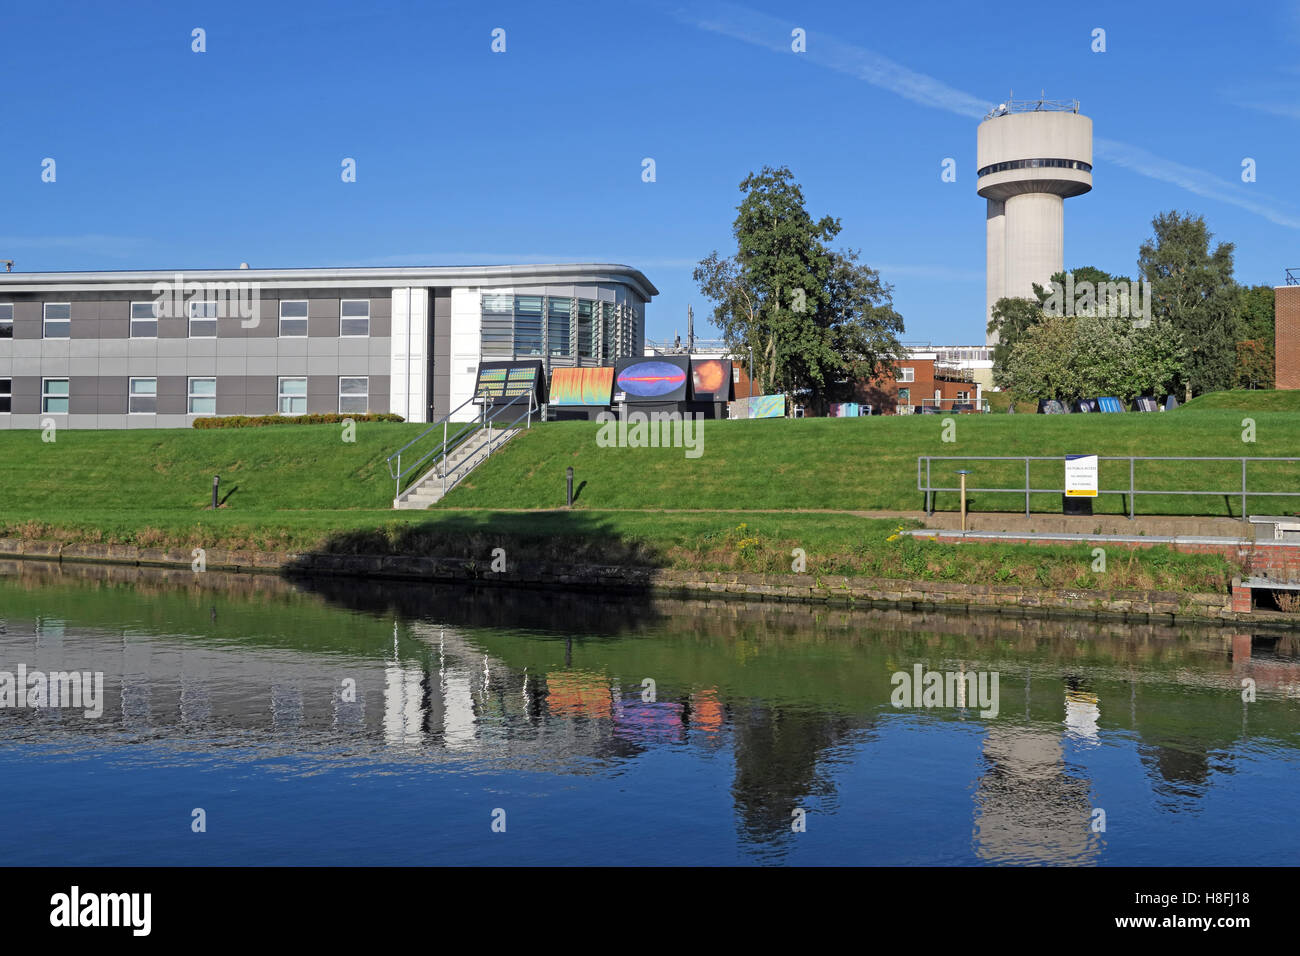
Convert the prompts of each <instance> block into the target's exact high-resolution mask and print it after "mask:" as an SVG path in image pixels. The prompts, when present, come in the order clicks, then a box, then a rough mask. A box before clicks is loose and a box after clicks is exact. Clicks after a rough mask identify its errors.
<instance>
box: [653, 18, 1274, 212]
mask: <svg viewBox="0 0 1300 956" xmlns="http://www.w3.org/2000/svg"><path fill="white" fill-rule="evenodd" d="M675 15H676V16H677V18H678V19H679V20H682V21H683V22H685V23H689V24H691V25H693V26H695V27H697V28H699V29H701V30H708V31H710V32H712V33H718V34H721V35H723V36H728V37H731V38H733V39H736V40H741V41H743V42H745V43H749V44H751V45H753V46H759V47H762V48H764V49H766V50H771V51H773V52H776V53H789V52H790V51H791V47H790V42H791V39H790V31H791V29H792V26H793V23H792V22H791V21H786V20H779V19H777V18H775V17H771V16H768V15H767V14H765V13H758V12H755V11H753V10H750V9H748V8H747V7H742V6H740V5H738V4H734V3H722V4H717V5H715V6H713V7H710V8H709V12H707V13H700V12H699V11H697V10H680V11H677V13H676V14H675ZM807 40H808V47H807V52H806V53H801V54H799V57H800V59H805V60H807V61H808V62H810V63H813V64H816V65H817V66H822V67H825V68H827V69H831V70H835V71H836V72H837V73H844V74H846V75H848V76H852V77H855V78H857V79H860V80H864V81H865V82H867V83H870V84H871V85H872V86H875V87H878V88H879V89H882V90H888V91H889V92H890V93H894V94H896V95H898V96H901V97H903V98H904V99H907V100H911V101H912V102H913V103H919V104H921V105H922V106H928V107H930V108H932V109H940V110H945V111H947V112H949V113H955V114H956V115H958V116H964V117H968V118H971V119H983V117H984V116H985V115H986V114H987V113H988V110H989V107H990V106H991V105H992V104H991V103H990V102H989V101H988V100H982V99H980V98H979V97H976V96H971V95H970V94H968V93H966V92H963V91H962V90H959V89H956V88H955V87H952V86H949V85H948V84H946V83H944V82H943V81H942V80H938V79H935V78H934V77H932V76H927V75H926V74H924V73H918V72H916V71H915V70H911V69H908V68H907V67H905V66H903V65H902V64H901V63H897V62H895V61H894V60H891V59H889V58H888V57H886V56H882V55H880V54H879V53H875V52H874V51H872V50H867V49H863V48H862V47H856V46H853V45H851V44H847V43H842V42H840V41H839V40H835V39H833V38H831V37H828V36H824V35H822V34H817V35H816V36H814V35H813V34H812V33H811V32H810V33H809V34H808V37H807ZM1093 150H1094V153H1095V154H1096V155H1097V156H1100V157H1101V158H1103V159H1105V160H1106V161H1108V162H1111V163H1113V164H1115V165H1116V166H1122V167H1124V168H1125V169H1128V170H1131V171H1133V172H1135V173H1137V174H1138V175H1140V176H1146V177H1148V178H1150V179H1157V180H1160V181H1161V182H1166V183H1172V184H1173V185H1175V186H1179V187H1181V188H1183V189H1186V190H1187V191H1188V192H1192V193H1195V194H1196V195H1198V196H1204V197H1206V198H1207V199H1214V200H1217V201H1219V202H1225V203H1228V204H1230V205H1233V206H1236V207H1238V208H1239V209H1245V210H1246V211H1247V212H1251V213H1254V214H1255V215H1257V216H1263V217H1264V218H1265V219H1267V220H1269V221H1270V222H1273V223H1276V224H1277V225H1279V226H1286V227H1288V228H1291V229H1300V217H1297V216H1296V215H1294V214H1288V213H1287V212H1285V211H1283V210H1280V209H1279V208H1278V204H1277V203H1276V202H1275V201H1274V200H1272V199H1269V198H1268V197H1266V196H1262V195H1258V196H1257V197H1255V198H1252V197H1250V196H1246V195H1243V194H1242V186H1241V184H1238V183H1233V182H1232V181H1230V180H1227V179H1222V178H1220V177H1218V176H1215V175H1213V174H1211V173H1207V172H1205V171H1204V170H1200V169H1195V168H1193V167H1191V166H1185V165H1183V164H1181V163H1175V162H1173V161H1171V160H1167V159H1162V158H1161V157H1159V156H1156V155H1154V154H1153V153H1150V152H1148V151H1147V150H1145V149H1142V148H1141V147H1138V146H1130V145H1129V144H1127V143H1121V142H1118V141H1116V140H1109V139H1099V140H1095V141H1094V142H1093Z"/></svg>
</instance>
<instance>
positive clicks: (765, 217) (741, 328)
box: [694, 166, 903, 406]
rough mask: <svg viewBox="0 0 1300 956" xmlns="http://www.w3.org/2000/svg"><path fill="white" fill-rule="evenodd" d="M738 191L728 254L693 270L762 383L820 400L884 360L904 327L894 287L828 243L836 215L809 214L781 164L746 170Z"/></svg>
mask: <svg viewBox="0 0 1300 956" xmlns="http://www.w3.org/2000/svg"><path fill="white" fill-rule="evenodd" d="M740 190H741V192H742V193H743V194H744V198H743V199H742V200H741V203H740V205H739V206H738V207H737V210H736V219H735V221H734V222H733V223H732V235H733V236H734V237H735V240H736V252H735V254H734V255H732V256H728V257H723V256H721V255H720V254H719V253H718V252H717V251H716V250H715V251H714V252H712V253H710V254H709V255H708V256H707V257H706V258H705V259H703V260H701V261H700V264H699V265H698V266H697V267H696V269H695V271H694V279H695V281H696V283H697V284H698V285H699V287H700V291H701V292H703V293H704V295H705V297H706V298H708V299H709V300H710V301H711V302H712V303H713V304H714V308H713V322H714V324H715V325H717V326H718V328H719V329H721V330H722V333H723V336H724V337H725V339H726V341H727V345H728V347H729V348H730V349H731V350H732V353H733V354H734V355H738V356H746V355H749V354H752V355H753V356H754V366H755V367H754V369H753V370H752V371H751V374H753V375H755V376H756V377H757V379H758V381H759V382H760V383H761V384H762V386H763V388H764V390H765V391H766V390H772V389H777V390H781V391H787V392H794V391H798V390H801V389H808V390H809V391H811V393H812V399H813V403H814V405H818V406H820V405H821V404H822V403H823V400H824V395H825V393H826V390H827V388H828V387H830V386H832V385H834V383H836V382H837V381H841V380H843V379H844V378H845V377H847V376H850V375H852V374H854V373H855V372H856V371H858V370H860V369H863V368H870V369H872V370H874V369H877V368H880V367H891V366H892V365H893V364H894V363H895V362H896V361H897V360H898V358H899V357H900V356H901V355H902V346H901V345H900V344H899V342H898V338H897V336H898V334H899V333H901V332H902V330H903V322H902V318H901V317H900V316H899V314H898V313H897V312H896V311H895V310H894V308H893V301H892V296H891V293H892V288H891V287H890V286H889V285H888V284H887V283H885V282H884V281H883V280H882V279H881V278H880V275H879V273H878V272H876V270H874V269H872V268H870V267H869V266H867V265H865V264H863V263H860V262H859V261H858V254H857V253H856V252H853V251H851V250H845V251H842V252H836V251H834V250H832V249H831V248H830V247H829V243H830V242H831V241H832V240H834V238H835V237H836V236H837V235H838V234H839V232H840V228H841V227H840V223H839V220H838V219H834V218H832V217H830V216H823V217H822V218H821V219H818V220H814V219H813V218H812V216H810V215H809V213H808V211H807V209H806V208H805V205H804V197H803V190H802V189H801V188H800V186H799V184H798V183H797V182H795V181H794V176H793V175H792V174H791V172H790V170H789V169H788V168H786V167H784V166H782V167H780V168H777V169H773V168H771V167H767V166H765V167H763V169H762V171H761V172H759V173H751V174H750V175H749V176H747V177H745V180H744V182H742V183H741V184H740ZM751 350H752V352H751Z"/></svg>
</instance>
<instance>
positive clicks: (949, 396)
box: [854, 351, 984, 415]
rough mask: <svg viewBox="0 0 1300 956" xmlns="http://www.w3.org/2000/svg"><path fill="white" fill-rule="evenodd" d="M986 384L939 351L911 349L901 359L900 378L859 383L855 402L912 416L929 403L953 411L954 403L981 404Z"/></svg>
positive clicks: (889, 377) (887, 376)
mask: <svg viewBox="0 0 1300 956" xmlns="http://www.w3.org/2000/svg"><path fill="white" fill-rule="evenodd" d="M983 397H984V396H983V386H982V385H980V384H978V383H977V382H975V381H974V380H973V376H972V375H971V373H970V371H969V370H967V369H962V368H959V367H958V366H957V365H956V364H954V363H951V362H947V361H944V360H942V359H940V358H939V356H938V353H936V352H916V351H914V352H911V353H910V354H909V355H908V356H907V357H906V358H903V359H900V360H899V362H898V375H897V377H895V376H891V375H879V376H877V377H875V378H873V379H871V380H870V381H862V382H859V383H858V385H857V388H856V389H855V395H854V401H857V402H862V403H864V404H868V405H871V406H872V407H873V408H875V409H876V411H877V412H878V413H880V414H885V415H909V414H912V413H914V412H916V411H917V410H918V409H919V408H921V407H922V406H925V405H932V406H938V407H939V408H942V409H945V410H951V409H952V407H953V405H954V404H962V403H967V402H969V403H971V404H974V405H975V407H976V408H979V407H980V402H981V400H982V399H983Z"/></svg>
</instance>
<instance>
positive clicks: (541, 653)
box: [0, 562, 1300, 866]
mask: <svg viewBox="0 0 1300 956" xmlns="http://www.w3.org/2000/svg"><path fill="white" fill-rule="evenodd" d="M59 672H63V673H70V672H79V673H82V672H84V673H85V674H88V675H90V676H89V677H88V678H87V689H89V688H92V687H93V685H94V680H95V676H94V675H102V682H103V683H102V694H101V695H100V698H99V699H98V700H97V701H91V702H90V704H91V706H89V707H84V706H83V707H69V706H59V707H57V708H55V707H52V706H50V703H51V698H50V696H49V695H51V694H53V689H52V688H50V689H49V690H48V691H47V695H46V696H45V697H44V698H41V697H39V696H38V697H34V698H33V697H27V698H24V697H23V696H22V695H21V694H19V693H17V692H16V688H17V686H18V681H19V675H20V674H22V675H25V680H24V684H25V686H28V687H35V686H36V685H37V684H39V683H40V681H41V680H42V679H45V680H48V677H49V675H50V674H52V673H59ZM931 674H933V675H935V676H934V677H931V676H929V675H931ZM6 675H9V683H8V687H9V689H10V691H11V693H10V694H9V695H8V697H6V696H5V693H4V688H5V686H6V685H5V681H6ZM949 675H953V676H951V677H950V676H949ZM918 678H919V683H918ZM927 687H928V688H930V689H931V690H932V691H933V693H931V694H929V695H928V696H927V695H926V694H925V693H923V692H922V691H923V690H924V689H925V688H927ZM72 689H73V688H72V685H71V683H67V684H65V685H64V686H63V688H62V691H61V692H62V693H63V694H64V695H65V696H66V695H67V694H69V693H70V692H71V690H72ZM913 689H915V690H917V691H918V692H917V693H916V695H915V696H914V697H913V696H910V695H909V698H907V699H905V698H904V697H903V696H902V694H903V692H904V691H905V690H906V691H909V692H910V691H911V690H913ZM995 691H996V693H995ZM1252 695H1253V698H1254V699H1253V700H1247V699H1243V697H1247V698H1249V697H1251V696H1252ZM91 696H93V694H92V695H91ZM64 703H66V700H61V701H60V704H61V705H62V704H64ZM77 703H79V704H82V705H85V704H87V699H86V698H85V697H84V696H83V697H82V698H81V699H79V700H78V701H77ZM0 704H2V705H3V706H0V827H3V832H5V833H6V834H8V835H9V836H10V839H11V840H13V841H15V842H14V844H13V848H14V849H15V851H17V850H18V848H21V857H15V859H14V862H22V863H24V864H36V865H42V864H64V865H85V864H166V865H170V864H180V865H186V864H241V865H247V864H253V865H256V864H305V865H316V864H320V865H350V864H615V865H617V864H628V865H642V864H650V865H653V864H668V865H678V864H737V863H739V864H779V863H790V864H892V865H931V864H945V865H946V864H955V865H988V864H1077V865H1085V866H1096V865H1115V864H1186V865H1198V864H1226V865H1236V864H1247V865H1251V864H1274V865H1276V864H1296V863H1297V862H1300V828H1296V827H1295V826H1293V825H1292V820H1293V817H1294V813H1295V807H1296V800H1297V798H1298V797H1300V637H1297V635H1295V634H1288V633H1281V634H1279V633H1276V632H1275V633H1266V632H1263V631H1260V632H1258V633H1251V632H1250V631H1249V630H1244V629H1239V628H1235V627H1234V628H1233V629H1221V628H1170V627H1160V626H1139V625H1127V624H1120V623H1114V624H1099V623H1096V622H1092V621H1079V620H1070V619H1063V618H1056V619H1045V618H1031V617H1013V616H1004V615H988V614H984V615H970V616H967V615H963V614H956V613H910V612H899V611H828V610H826V609H814V608H810V607H804V606H780V605H774V604H741V603H725V602H712V603H706V602H698V601H677V600H664V599H656V598H653V597H651V596H649V595H645V596H627V597H622V598H620V599H618V600H600V599H597V598H595V597H593V596H592V595H589V594H584V595H566V594H557V593H549V592H538V591H511V590H506V589H493V588H488V589H460V588H442V587H433V586H425V585H408V584H400V585H399V584H376V583H372V582H371V583H363V582H354V581H341V580H310V581H300V582H289V581H285V580H282V579H279V578H274V577H267V576H238V575H222V574H217V573H208V574H201V575H195V574H191V573H189V572H184V573H182V572H177V571H144V570H133V569H132V570H127V569H114V568H104V567H82V568H75V567H65V568H59V567H57V566H52V565H47V564H40V563H34V562H26V563H25V562H10V563H0ZM42 704H43V705H44V706H40V705H42ZM899 704H905V705H906V706H897V705H899ZM88 711H89V715H88V713H87V712H88ZM95 711H99V713H97V714H96V713H95Z"/></svg>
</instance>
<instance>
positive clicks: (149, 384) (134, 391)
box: [126, 378, 158, 415]
mask: <svg viewBox="0 0 1300 956" xmlns="http://www.w3.org/2000/svg"><path fill="white" fill-rule="evenodd" d="M126 411H127V414H128V415H155V414H157V413H158V379H156V378H133V379H131V390H130V392H129V394H128V395H127V399H126Z"/></svg>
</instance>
